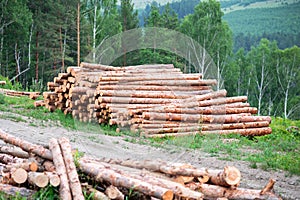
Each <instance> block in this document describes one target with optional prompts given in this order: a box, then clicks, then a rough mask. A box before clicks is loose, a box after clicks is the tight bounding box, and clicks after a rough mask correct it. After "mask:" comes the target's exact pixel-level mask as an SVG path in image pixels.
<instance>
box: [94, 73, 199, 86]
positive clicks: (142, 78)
mask: <svg viewBox="0 0 300 200" xmlns="http://www.w3.org/2000/svg"><path fill="white" fill-rule="evenodd" d="M153 80H157V81H164V80H171V81H173V80H200V79H199V76H198V75H194V74H178V75H173V74H168V75H164V74H149V75H141V76H140V75H139V76H125V77H122V76H121V77H111V76H108V77H106V76H102V77H100V79H99V81H100V82H101V81H120V82H121V84H123V83H124V82H134V81H153Z"/></svg>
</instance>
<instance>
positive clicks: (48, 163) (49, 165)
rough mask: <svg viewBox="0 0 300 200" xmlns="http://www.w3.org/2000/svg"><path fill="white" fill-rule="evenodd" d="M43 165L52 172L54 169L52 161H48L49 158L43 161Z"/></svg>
mask: <svg viewBox="0 0 300 200" xmlns="http://www.w3.org/2000/svg"><path fill="white" fill-rule="evenodd" d="M43 167H44V169H45V170H46V171H48V172H54V171H56V169H55V166H54V163H53V162H51V161H49V160H46V161H45V162H44V163H43Z"/></svg>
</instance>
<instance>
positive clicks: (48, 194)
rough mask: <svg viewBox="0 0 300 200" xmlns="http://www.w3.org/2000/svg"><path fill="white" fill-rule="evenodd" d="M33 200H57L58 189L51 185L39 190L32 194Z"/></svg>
mask: <svg viewBox="0 0 300 200" xmlns="http://www.w3.org/2000/svg"><path fill="white" fill-rule="evenodd" d="M33 199H37V200H57V199H60V198H59V193H58V188H57V187H53V186H51V185H48V186H46V187H45V188H41V189H40V190H39V191H38V192H36V193H35V194H34V197H33Z"/></svg>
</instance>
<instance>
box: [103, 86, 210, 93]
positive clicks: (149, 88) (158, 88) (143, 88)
mask: <svg viewBox="0 0 300 200" xmlns="http://www.w3.org/2000/svg"><path fill="white" fill-rule="evenodd" d="M97 90H134V91H178V92H180V91H181V92H186V91H199V92H201V90H204V91H206V93H208V92H210V91H212V88H211V86H189V87H186V86H164V85H162V86H159V85H154V86H152V85H122V84H117V85H101V86H100V87H98V89H97Z"/></svg>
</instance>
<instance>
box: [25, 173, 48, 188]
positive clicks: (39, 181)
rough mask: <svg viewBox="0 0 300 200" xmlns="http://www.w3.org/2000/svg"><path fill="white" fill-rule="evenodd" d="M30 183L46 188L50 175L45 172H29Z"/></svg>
mask: <svg viewBox="0 0 300 200" xmlns="http://www.w3.org/2000/svg"><path fill="white" fill-rule="evenodd" d="M28 183H30V184H32V185H35V186H37V187H39V188H44V187H46V186H47V185H48V183H49V177H48V176H47V174H45V173H43V172H28Z"/></svg>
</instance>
